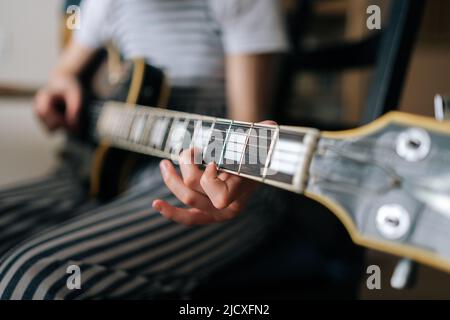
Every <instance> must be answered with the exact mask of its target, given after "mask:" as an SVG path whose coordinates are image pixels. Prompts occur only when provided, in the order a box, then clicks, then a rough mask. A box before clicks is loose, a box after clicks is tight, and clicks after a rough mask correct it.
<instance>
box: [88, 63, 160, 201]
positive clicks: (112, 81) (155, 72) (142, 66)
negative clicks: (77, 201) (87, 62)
mask: <svg viewBox="0 0 450 320" xmlns="http://www.w3.org/2000/svg"><path fill="white" fill-rule="evenodd" d="M104 62H105V61H103V62H102V63H100V65H99V67H98V68H97V70H96V72H95V73H94V75H93V77H92V80H91V81H90V86H89V88H86V90H85V91H86V92H87V101H94V100H114V101H121V102H125V103H126V106H125V107H124V108H134V106H135V105H136V104H139V105H144V106H158V107H165V106H166V104H167V99H168V95H169V88H168V84H167V79H166V77H165V74H164V73H163V72H162V71H161V70H160V69H158V68H155V67H153V66H151V65H148V64H146V63H145V61H144V60H143V59H135V60H132V61H126V62H124V63H123V64H122V65H121V66H119V68H118V67H116V70H115V71H116V74H114V75H111V72H109V71H108V70H107V65H106V63H104ZM86 117H88V116H87V113H85V119H84V120H85V121H84V122H85V123H88V124H89V123H91V122H92V119H87V118H86ZM138 157H139V155H137V154H134V153H132V152H130V151H126V150H122V149H118V148H114V147H112V146H111V144H110V142H109V141H108V140H105V139H101V140H100V141H99V142H97V143H96V149H95V151H94V155H93V159H92V164H91V172H90V189H91V195H92V196H95V197H96V198H98V199H102V200H105V199H108V198H110V197H113V196H114V195H117V194H118V193H120V192H121V191H123V190H124V189H125V188H126V184H127V177H128V175H129V172H130V170H131V169H132V167H133V165H134V164H135V163H136V161H137V158H138Z"/></svg>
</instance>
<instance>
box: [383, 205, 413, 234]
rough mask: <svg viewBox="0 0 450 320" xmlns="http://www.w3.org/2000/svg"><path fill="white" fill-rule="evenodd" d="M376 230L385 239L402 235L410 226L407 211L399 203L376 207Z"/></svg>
mask: <svg viewBox="0 0 450 320" xmlns="http://www.w3.org/2000/svg"><path fill="white" fill-rule="evenodd" d="M376 226H377V229H378V231H379V232H380V233H381V235H383V236H384V237H385V238H387V239H391V240H395V239H399V238H401V237H403V236H404V235H405V234H406V233H407V232H408V231H409V229H410V227H411V218H410V215H409V212H408V211H407V210H406V209H405V208H403V207H402V206H401V205H399V204H385V205H383V206H381V207H380V208H379V209H378V212H377V216H376Z"/></svg>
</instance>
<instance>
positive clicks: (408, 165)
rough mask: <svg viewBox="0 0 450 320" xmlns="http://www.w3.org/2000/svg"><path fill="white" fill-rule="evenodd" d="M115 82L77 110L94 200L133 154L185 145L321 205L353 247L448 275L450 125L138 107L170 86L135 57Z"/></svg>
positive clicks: (173, 154) (170, 152) (393, 116)
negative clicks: (309, 121) (254, 117)
mask: <svg viewBox="0 0 450 320" xmlns="http://www.w3.org/2000/svg"><path fill="white" fill-rule="evenodd" d="M116 79H120V81H116V86H115V87H114V89H113V90H112V89H111V88H109V91H108V90H103V95H97V97H96V98H97V99H98V98H99V97H100V100H95V99H91V100H89V102H88V103H87V105H86V108H84V121H83V123H85V124H86V125H85V127H84V130H83V137H84V139H85V140H86V141H89V143H90V144H91V145H92V146H96V148H97V149H96V151H95V153H94V159H93V161H92V163H93V164H92V166H91V168H92V171H91V172H92V174H91V187H92V190H93V193H94V194H96V195H97V196H101V195H102V194H103V195H111V194H114V193H115V192H119V191H120V187H119V186H120V185H121V184H123V181H126V175H127V168H129V167H130V163H131V165H132V162H133V161H132V158H133V155H136V154H144V155H151V156H157V157H162V158H172V159H176V158H177V157H178V155H179V153H180V151H181V150H183V149H187V148H192V147H194V148H197V149H199V150H201V151H202V159H200V162H201V163H209V162H210V161H213V160H214V161H215V163H216V164H217V167H218V168H219V169H220V170H222V171H226V172H229V173H231V174H235V175H239V176H242V177H245V178H248V179H252V180H255V181H259V182H261V183H264V184H269V185H272V186H275V187H277V188H281V189H285V190H288V191H291V192H295V193H298V194H303V195H305V196H307V197H309V198H312V199H314V200H316V201H318V202H320V203H321V204H323V205H325V206H326V207H328V208H329V209H330V210H331V211H332V212H333V213H334V214H335V215H336V216H337V217H338V218H339V219H340V221H341V222H342V223H343V224H344V225H345V227H346V228H347V230H348V232H349V233H350V235H351V237H352V239H353V241H354V242H355V243H357V244H359V245H363V246H366V247H369V248H373V249H377V250H381V251H384V252H387V253H390V254H394V255H398V256H402V257H407V258H410V259H413V260H415V261H418V262H421V263H424V264H427V265H430V266H433V267H435V268H438V269H441V270H444V271H446V272H450V123H447V122H438V121H436V120H434V119H431V118H427V117H421V116H415V115H410V114H405V113H399V112H391V113H388V114H386V115H385V116H383V117H381V118H380V119H378V120H376V121H374V122H372V123H370V124H368V125H365V126H363V127H360V128H357V129H353V130H347V131H340V132H321V131H318V130H316V129H313V128H303V127H292V126H282V125H281V126H278V125H262V124H255V123H246V122H239V121H233V120H227V119H218V118H213V117H207V116H202V115H196V114H188V113H183V112H178V111H173V110H167V109H162V108H155V107H147V106H149V105H150V106H158V107H164V105H165V103H166V101H167V96H168V94H169V89H168V86H167V81H166V80H165V76H164V74H163V73H162V72H161V71H160V70H158V69H156V68H154V67H151V66H149V65H147V64H145V62H144V61H143V60H136V61H133V62H132V63H129V64H128V67H127V68H125V69H124V71H123V74H122V75H121V76H119V77H116ZM97 91H102V90H97ZM110 93H114V94H113V95H110ZM121 101H122V102H121ZM130 159H131V160H130ZM124 177H125V179H124Z"/></svg>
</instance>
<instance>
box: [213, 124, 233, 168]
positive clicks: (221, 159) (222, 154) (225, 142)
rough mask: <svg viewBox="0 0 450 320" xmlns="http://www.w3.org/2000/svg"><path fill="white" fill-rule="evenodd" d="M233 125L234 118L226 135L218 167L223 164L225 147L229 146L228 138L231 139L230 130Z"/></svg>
mask: <svg viewBox="0 0 450 320" xmlns="http://www.w3.org/2000/svg"><path fill="white" fill-rule="evenodd" d="M232 126H233V120H231V121H230V126H229V127H228V130H227V133H226V135H225V140H224V142H223V146H222V151H221V152H220V158H219V164H218V165H217V167H218V168H220V166H221V165H222V161H223V156H224V155H225V149H226V148H227V143H228V140H229V139H230V132H231V127H232Z"/></svg>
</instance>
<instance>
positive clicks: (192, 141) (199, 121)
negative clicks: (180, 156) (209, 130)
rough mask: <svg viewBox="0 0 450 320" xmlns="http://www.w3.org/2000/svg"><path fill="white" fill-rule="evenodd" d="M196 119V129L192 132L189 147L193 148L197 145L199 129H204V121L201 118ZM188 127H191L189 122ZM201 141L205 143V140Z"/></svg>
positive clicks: (194, 127)
mask: <svg viewBox="0 0 450 320" xmlns="http://www.w3.org/2000/svg"><path fill="white" fill-rule="evenodd" d="M194 121H196V122H195V125H194V126H193V129H194V131H193V132H192V140H191V143H190V144H189V149H192V148H193V147H195V139H196V138H197V135H198V133H197V130H200V131H201V130H203V128H202V121H201V120H194ZM188 127H189V124H188ZM202 133H203V132H202ZM202 138H203V136H202ZM201 143H203V140H202V141H201Z"/></svg>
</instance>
